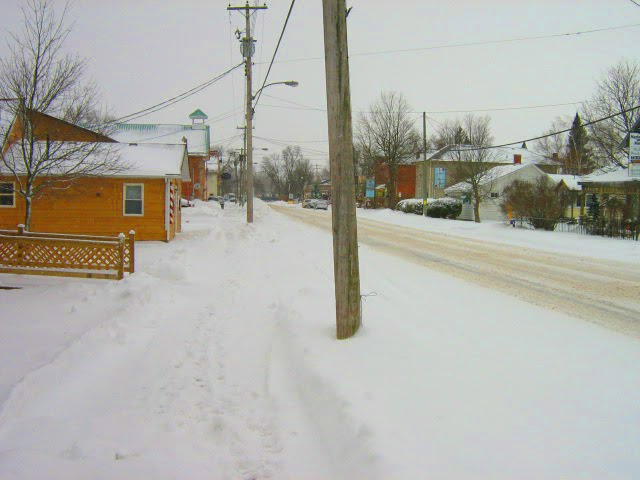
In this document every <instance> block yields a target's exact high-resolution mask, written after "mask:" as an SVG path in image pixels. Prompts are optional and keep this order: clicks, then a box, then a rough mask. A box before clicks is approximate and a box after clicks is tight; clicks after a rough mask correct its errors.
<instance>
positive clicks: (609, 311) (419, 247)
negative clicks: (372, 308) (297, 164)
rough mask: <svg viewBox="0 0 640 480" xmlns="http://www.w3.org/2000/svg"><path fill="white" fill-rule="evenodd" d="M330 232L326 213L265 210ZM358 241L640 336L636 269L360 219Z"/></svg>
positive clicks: (639, 284) (639, 286) (639, 280)
mask: <svg viewBox="0 0 640 480" xmlns="http://www.w3.org/2000/svg"><path fill="white" fill-rule="evenodd" d="M271 207H272V208H273V209H274V210H276V211H278V212H280V213H282V214H285V215H287V216H289V217H291V218H294V219H296V220H298V221H301V222H304V223H307V224H309V225H313V226H315V227H320V228H324V229H325V230H328V231H331V213H330V212H329V213H328V212H325V211H314V210H303V209H298V208H291V207H282V206H273V205H272V206H271ZM358 242H359V243H362V244H365V245H368V246H371V247H374V248H377V249H380V251H382V252H384V253H386V254H391V255H395V256H398V257H401V258H404V259H406V260H409V261H411V262H413V263H416V264H418V265H422V266H424V267H426V268H429V269H432V270H437V271H440V272H443V273H446V274H449V275H453V276H455V277H458V278H460V279H462V280H465V281H468V282H471V283H475V284H478V285H481V286H483V287H486V288H492V289H494V290H499V291H501V292H504V293H507V294H510V295H514V296H516V297H519V298H521V299H522V300H525V301H528V302H530V303H533V304H535V305H539V306H542V307H546V308H549V309H553V310H560V311H564V312H566V313H568V314H570V315H572V316H575V317H579V318H583V319H585V320H589V321H591V322H594V323H597V324H600V325H603V326H606V327H608V328H611V329H613V330H616V331H619V332H621V333H625V334H627V335H631V336H634V337H637V338H640V268H639V267H638V266H637V265H628V264H625V263H622V262H615V261H610V260H600V259H594V258H588V257H580V256H572V255H561V254H555V253H549V252H543V251H540V250H534V249H529V248H522V247H515V246H510V245H504V244H500V243H493V242H487V241H483V240H477V239H466V238H462V237H456V236H451V235H444V234H439V233H432V232H425V231H422V230H416V229H412V228H406V227H401V226H397V225H390V224H388V223H383V222H376V221H372V220H365V219H358Z"/></svg>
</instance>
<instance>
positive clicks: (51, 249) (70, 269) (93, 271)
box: [0, 227, 135, 280]
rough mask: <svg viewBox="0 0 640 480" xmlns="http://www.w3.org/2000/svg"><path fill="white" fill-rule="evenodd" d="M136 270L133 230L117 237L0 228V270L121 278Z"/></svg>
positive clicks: (31, 273) (6, 271)
mask: <svg viewBox="0 0 640 480" xmlns="http://www.w3.org/2000/svg"><path fill="white" fill-rule="evenodd" d="M134 271H135V232H133V231H131V232H129V238H125V236H124V234H122V233H121V234H120V235H119V236H118V237H101V236H87V235H66V234H54V233H35V232H27V231H25V230H24V229H23V228H20V227H18V230H16V231H12V230H0V273H19V274H30V275H58V276H67V277H86V278H106V279H117V280H120V279H122V278H123V277H124V272H129V273H133V272H134Z"/></svg>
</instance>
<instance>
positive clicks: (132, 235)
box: [129, 230, 136, 274]
mask: <svg viewBox="0 0 640 480" xmlns="http://www.w3.org/2000/svg"><path fill="white" fill-rule="evenodd" d="M135 271H136V232H135V231H134V230H130V231H129V274H131V273H134V272H135Z"/></svg>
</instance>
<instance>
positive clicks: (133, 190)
mask: <svg viewBox="0 0 640 480" xmlns="http://www.w3.org/2000/svg"><path fill="white" fill-rule="evenodd" d="M123 194H124V214H125V215H138V216H142V215H144V185H142V184H139V183H136V184H133V183H125V184H124V192H123Z"/></svg>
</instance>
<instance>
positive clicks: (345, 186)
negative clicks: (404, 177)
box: [322, 0, 362, 339]
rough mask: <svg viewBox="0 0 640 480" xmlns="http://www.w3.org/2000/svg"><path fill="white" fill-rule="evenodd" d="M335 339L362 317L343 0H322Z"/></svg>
mask: <svg viewBox="0 0 640 480" xmlns="http://www.w3.org/2000/svg"><path fill="white" fill-rule="evenodd" d="M322 11H323V20H324V22H323V23H324V56H325V73H326V80H327V117H328V123H329V158H330V162H331V219H332V223H333V271H334V277H335V295H336V329H337V335H336V336H337V337H338V339H345V338H349V337H351V336H353V335H355V333H356V332H357V331H358V328H360V324H361V321H362V311H361V306H360V266H359V262H358V229H357V223H356V195H355V180H354V175H353V131H352V126H351V91H350V87H349V56H348V46H347V10H346V6H345V0H322Z"/></svg>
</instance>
